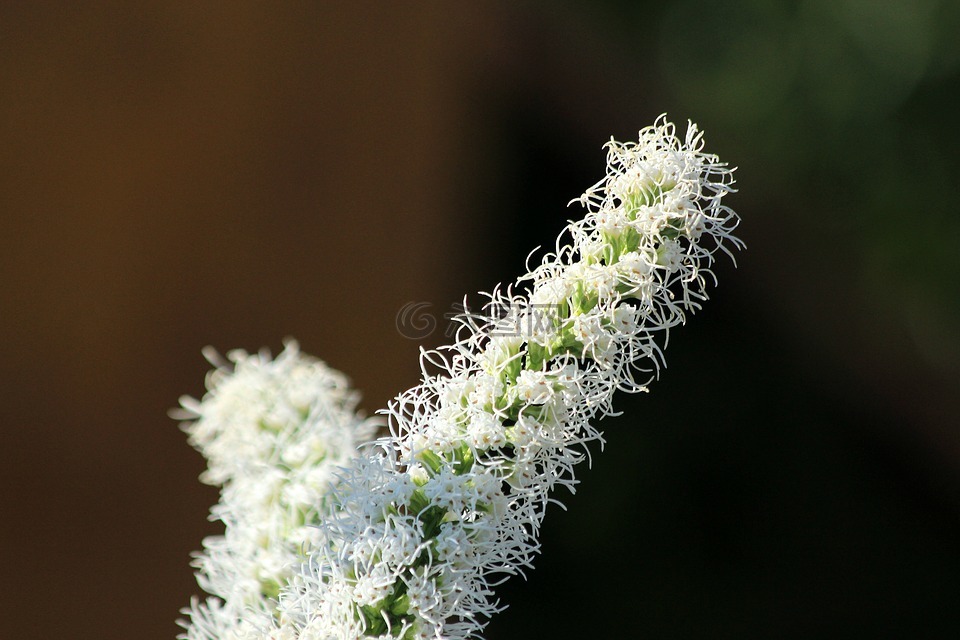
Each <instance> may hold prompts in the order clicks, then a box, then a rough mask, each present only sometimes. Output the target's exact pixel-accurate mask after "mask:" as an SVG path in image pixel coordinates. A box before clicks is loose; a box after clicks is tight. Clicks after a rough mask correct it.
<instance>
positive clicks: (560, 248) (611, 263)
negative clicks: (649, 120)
mask: <svg viewBox="0 0 960 640" xmlns="http://www.w3.org/2000/svg"><path fill="white" fill-rule="evenodd" d="M702 148H703V141H702V136H701V134H700V132H699V131H698V129H697V127H696V126H695V125H693V124H690V125H689V126H688V128H687V132H686V136H685V138H683V139H680V138H679V137H678V136H677V135H676V131H675V127H674V125H673V124H671V123H669V122H667V121H666V119H665V118H663V117H661V118H660V119H658V120H657V122H656V123H655V124H654V126H652V127H648V128H646V129H644V130H642V131H641V132H640V134H639V138H638V141H637V142H628V143H620V142H616V141H611V142H610V143H608V145H607V154H608V155H607V175H606V176H605V178H604V179H603V180H601V181H600V182H598V183H597V184H596V185H594V186H593V187H592V188H590V189H589V190H588V191H587V192H586V193H585V194H584V195H583V196H582V197H581V198H579V199H578V200H577V201H578V202H580V203H582V204H583V205H584V206H585V207H586V214H585V216H584V217H583V219H581V220H579V221H575V222H571V223H570V224H569V226H568V227H567V229H566V230H565V232H564V233H563V234H562V235H561V237H560V239H558V241H557V250H556V251H555V252H554V253H550V254H548V255H546V256H545V257H544V258H543V259H542V261H541V263H540V264H539V265H537V266H535V267H534V268H533V269H532V271H531V272H530V273H527V274H526V275H524V276H523V277H522V278H520V284H521V285H523V286H525V287H526V289H525V290H524V291H522V292H516V291H514V289H513V287H508V288H506V289H505V290H504V289H500V288H498V289H496V290H495V291H494V292H493V293H492V294H488V297H489V298H490V302H491V306H492V307H493V308H496V309H501V310H503V309H506V310H508V313H507V314H506V315H503V314H500V315H492V316H491V317H490V318H486V319H482V318H481V319H477V318H464V319H463V320H462V322H463V326H462V327H461V330H460V331H459V332H458V334H457V340H456V341H455V342H454V344H452V345H450V346H448V347H444V348H442V349H440V350H438V351H434V352H426V353H424V355H423V357H422V369H423V379H422V382H421V383H420V384H419V385H418V386H416V387H414V388H412V389H409V390H408V391H406V392H404V393H402V394H400V395H399V396H397V398H396V399H395V400H394V401H393V402H392V403H391V404H390V406H389V408H388V409H387V410H386V411H385V413H386V415H387V416H388V418H389V424H390V435H389V436H387V437H384V438H382V439H381V440H379V441H378V442H377V444H376V446H375V447H373V448H372V449H371V450H370V451H369V452H368V453H367V455H365V456H363V457H361V458H359V459H357V461H356V463H355V464H354V465H353V466H352V467H351V468H349V469H346V470H344V471H343V472H342V475H341V477H340V479H339V483H338V485H337V487H336V489H335V490H334V493H333V494H332V497H331V499H330V506H329V507H328V509H327V511H326V516H325V518H324V519H323V520H322V522H321V524H320V529H321V534H322V535H320V536H319V539H320V543H318V544H314V546H313V547H311V549H310V552H309V562H307V563H305V564H304V565H303V567H302V570H301V571H300V572H298V573H297V574H296V575H295V576H293V577H292V578H291V580H290V581H289V582H288V584H287V585H286V586H285V587H284V589H283V592H282V594H281V598H280V611H279V614H280V615H279V616H278V617H277V619H278V620H279V621H280V623H279V625H280V627H282V628H284V629H290V628H292V629H294V630H295V633H296V635H297V636H298V637H299V638H300V639H301V640H314V639H323V640H329V639H338V640H357V639H358V638H361V637H369V638H391V639H395V640H414V639H421V638H422V639H427V638H429V639H432V640H441V639H445V640H454V639H466V638H476V637H478V634H479V633H480V632H481V631H482V629H483V627H484V625H485V624H486V621H487V620H488V619H489V618H490V616H491V615H493V614H495V613H496V612H497V611H499V610H500V609H501V608H502V606H501V605H500V604H499V602H498V601H497V600H496V598H495V595H494V587H495V586H496V584H498V583H499V582H500V581H502V580H503V579H504V578H506V577H508V576H510V575H514V574H518V573H521V574H522V573H523V572H524V571H525V570H527V569H529V568H531V566H532V564H531V563H532V561H533V558H534V556H535V555H536V553H537V552H538V550H539V545H538V542H537V534H538V531H539V528H540V526H541V523H542V520H543V517H544V514H545V510H546V506H547V504H548V502H551V501H554V502H555V501H556V498H554V497H552V492H553V490H554V489H556V488H557V487H558V486H559V487H566V488H567V489H569V490H571V491H572V490H573V489H574V488H575V485H576V478H575V474H574V471H575V467H576V466H577V464H579V463H580V462H582V461H583V460H584V459H586V458H587V456H588V452H587V449H586V446H585V445H586V444H587V443H588V442H590V441H594V440H599V439H600V438H601V436H600V433H599V432H598V431H597V429H596V427H595V426H594V423H595V421H596V420H597V419H599V418H602V417H604V416H607V415H611V414H613V413H614V409H613V405H612V399H613V395H614V392H615V391H616V390H618V389H620V390H625V391H630V392H636V391H642V390H645V389H646V384H647V383H649V382H650V381H651V380H652V379H653V378H655V377H656V375H657V373H658V371H659V368H660V366H661V365H662V358H663V354H662V346H663V345H664V340H665V338H666V334H667V331H668V330H669V329H670V328H671V327H674V326H676V325H677V324H679V323H682V322H683V321H684V320H685V317H686V314H688V313H692V312H694V311H696V310H697V309H699V306H700V303H701V302H702V301H704V300H705V299H706V297H707V294H706V286H707V281H708V279H710V280H712V279H713V274H712V272H711V267H712V265H713V262H714V259H715V255H716V254H717V253H718V252H722V253H726V254H728V255H731V256H732V251H733V250H735V249H739V248H741V246H742V245H741V243H740V242H739V240H737V239H736V238H735V237H734V236H733V235H732V232H733V230H734V229H735V227H736V226H737V223H738V218H737V216H736V214H734V213H733V211H731V210H730V209H729V208H727V207H726V206H724V205H723V204H721V201H722V198H723V197H724V196H725V195H726V194H727V193H729V192H731V191H733V189H732V184H733V177H732V170H731V169H729V168H728V167H727V166H726V165H725V164H723V163H721V162H720V161H719V160H718V159H717V158H716V156H713V155H710V154H706V153H703V151H702ZM511 326H512V327H514V329H515V333H514V334H512V335H511V336H510V337H509V338H507V339H505V338H504V331H505V330H507V329H509V328H510V327H511ZM213 611H214V609H211V612H213ZM211 615H212V613H211Z"/></svg>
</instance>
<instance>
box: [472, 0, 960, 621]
mask: <svg viewBox="0 0 960 640" xmlns="http://www.w3.org/2000/svg"><path fill="white" fill-rule="evenodd" d="M534 6H535V7H536V8H535V9H533V11H534V12H537V11H539V12H540V15H541V16H546V15H547V14H551V15H552V13H553V12H555V11H557V10H558V7H562V11H563V12H565V14H564V15H565V18H564V20H565V22H564V23H563V24H566V25H577V27H576V28H578V29H581V30H583V31H585V32H590V33H591V34H593V39H592V40H591V39H590V38H589V37H583V38H582V40H580V41H581V42H596V41H601V40H602V41H604V42H608V43H610V44H609V48H608V49H607V50H605V52H603V53H600V54H597V55H596V57H595V59H594V61H593V62H590V61H588V62H584V63H583V67H582V68H580V69H577V72H578V73H580V74H584V73H586V74H597V75H603V74H604V73H606V74H607V75H608V76H609V78H608V81H607V83H606V85H604V87H605V89H607V90H610V91H616V90H617V89H621V88H623V87H624V82H625V80H627V81H629V79H630V78H632V77H634V76H640V75H641V74H644V75H643V76H642V78H638V80H637V82H638V83H642V84H643V86H642V90H641V92H642V94H643V97H644V99H646V103H644V104H642V105H640V106H639V107H638V106H637V105H635V104H626V105H624V106H623V109H622V110H621V111H622V112H621V113H620V114H619V115H620V116H622V118H621V120H617V121H616V122H613V123H609V122H604V123H602V124H600V125H598V124H596V123H595V122H594V120H595V119H596V118H597V117H598V116H597V115H596V114H593V113H583V114H581V117H582V119H583V123H584V124H583V127H582V128H583V129H584V130H590V131H591V132H592V131H593V130H595V129H597V128H609V127H613V131H614V132H616V133H617V134H618V135H621V131H623V130H629V129H624V128H623V127H625V126H627V124H625V123H629V127H633V130H634V131H635V130H636V129H637V128H639V127H641V126H643V125H645V124H648V122H647V121H646V120H642V121H639V122H637V121H636V119H637V117H638V116H639V115H640V114H639V113H638V111H641V112H643V117H648V116H649V115H650V114H651V113H652V115H653V116H655V115H656V114H657V113H659V112H661V111H668V112H669V115H670V117H671V118H672V119H674V120H675V121H678V120H679V121H682V120H683V119H685V118H687V117H689V118H690V119H691V120H694V121H695V122H697V123H699V124H700V125H701V128H703V129H704V130H705V131H706V138H707V150H708V151H711V152H714V153H717V154H718V155H720V156H721V158H722V159H724V160H727V161H730V162H732V163H734V164H737V165H739V170H738V187H739V188H740V193H738V194H735V195H733V196H732V197H731V198H730V201H729V202H730V204H731V206H733V207H734V208H735V209H736V210H737V211H738V212H740V214H741V215H742V216H743V219H744V222H743V226H742V228H741V236H742V237H743V238H744V239H745V240H746V241H747V244H748V247H749V248H748V250H747V251H746V252H745V253H744V254H743V255H742V256H741V257H740V262H741V266H740V269H739V271H736V272H735V271H734V270H733V269H732V268H729V266H728V265H721V266H720V268H719V271H720V278H719V279H720V286H719V288H718V289H717V291H716V294H715V296H714V299H712V300H711V301H710V302H709V303H707V305H705V309H704V312H703V314H701V315H698V316H697V317H696V318H694V319H693V320H692V321H691V322H690V326H689V327H683V328H681V329H679V330H678V331H677V332H676V337H674V334H671V344H670V347H669V349H668V350H667V353H666V360H667V362H668V363H669V369H668V370H666V371H664V372H663V375H662V376H661V379H660V380H657V381H656V382H655V383H654V384H653V385H652V386H651V393H650V394H649V395H641V396H634V397H629V398H620V399H618V402H617V408H618V409H620V410H623V412H624V415H623V416H622V417H619V418H616V419H611V420H610V421H609V422H606V421H605V422H604V423H602V425H601V427H602V428H603V429H604V431H605V433H606V435H607V439H608V446H607V447H606V450H605V451H604V452H603V453H602V455H596V456H594V465H593V468H592V469H590V470H586V469H582V470H580V473H581V475H580V479H581V480H582V485H581V489H580V490H579V491H578V493H577V495H576V496H573V497H569V496H558V497H559V498H560V499H562V500H563V502H564V503H565V504H566V505H567V506H568V507H569V511H566V512H561V511H560V510H559V509H556V510H553V511H551V513H550V515H549V516H548V517H547V520H546V523H545V526H544V528H543V536H542V541H543V545H544V552H543V556H542V557H541V558H540V559H539V560H538V563H537V570H536V571H534V572H532V573H531V574H530V575H529V581H528V582H524V581H521V580H513V581H510V582H509V583H508V584H507V585H505V587H504V588H503V589H502V590H501V591H498V594H499V595H501V596H502V597H503V600H504V602H505V603H508V604H509V605H510V607H511V608H510V609H509V610H508V611H507V612H506V613H504V614H502V615H501V616H498V617H497V618H495V619H494V621H493V622H492V623H491V625H490V628H489V634H488V637H489V638H490V640H494V639H496V638H504V639H505V638H521V637H551V638H568V637H569V638H582V637H588V636H592V635H598V636H603V637H607V636H614V637H623V638H634V637H652V638H716V637H722V638H727V637H729V638H807V637H817V638H819V637H846V636H851V635H852V636H853V637H916V638H928V637H929V638H939V637H951V636H952V635H954V634H955V633H956V629H957V628H958V625H960V609H958V608H957V607H956V606H955V605H954V603H955V602H956V600H957V597H958V596H960V517H958V516H960V483H958V480H957V476H956V469H957V468H958V461H957V460H956V459H955V456H953V457H951V456H952V455H953V454H951V453H947V452H944V454H943V457H942V458H940V459H935V458H936V456H934V455H933V454H932V453H931V450H932V449H934V448H935V447H936V445H935V444H934V445H932V444H931V443H936V442H938V440H937V438H941V440H939V441H940V442H948V441H950V439H951V438H956V431H957V429H956V425H957V418H956V412H955V411H954V410H953V409H954V408H955V407H956V401H955V400H951V399H950V394H951V393H952V394H953V397H956V396H957V395H958V392H960V387H958V377H960V206H958V202H957V198H956V196H955V195H954V193H953V191H954V188H955V187H956V186H957V184H958V182H960V181H958V179H957V177H956V176H957V168H956V167H957V149H960V126H958V125H957V122H956V119H957V117H958V114H960V99H958V96H960V38H958V37H957V34H960V3H958V2H948V1H945V0H944V1H938V0H919V1H917V2H906V1H904V2H892V1H887V0H878V1H870V0H834V1H829V0H806V1H790V2H771V1H762V0H749V1H746V2H735V3H734V2H704V1H697V0H680V1H677V2H670V3H653V2H631V1H627V0H602V1H600V2H591V3H574V2H564V3H561V4H557V3H538V4H536V5H534ZM526 19H527V21H528V22H530V23H536V19H535V18H530V17H527V18H526ZM584 58H587V55H586V52H584ZM597 60H599V61H600V63H602V64H606V65H614V66H618V68H614V66H610V67H608V68H607V70H606V71H604V70H603V69H602V68H601V67H600V64H595V63H596V61H597ZM594 64H595V66H591V65H594ZM651 70H652V71H651ZM601 84H602V83H601ZM564 89H567V87H564ZM568 90H569V89H568ZM559 93H560V94H562V93H563V92H562V91H561V92H559ZM625 95H627V93H626V90H625V92H624V94H623V95H621V96H619V97H620V98H622V97H623V96H625ZM630 95H631V96H633V95H635V94H630ZM516 96H517V97H516V98H514V102H513V103H507V106H505V107H503V112H502V113H501V114H500V122H499V124H498V125H497V126H499V132H494V134H493V135H491V136H490V138H491V140H492V142H491V144H493V145H498V146H499V147H500V154H501V157H499V158H498V162H497V166H498V167H500V168H504V167H506V169H507V170H505V171H504V172H503V175H504V177H503V178H502V180H503V182H502V183H500V184H499V187H497V188H493V187H490V189H491V191H492V192H497V193H499V197H498V198H497V199H496V202H497V204H498V206H501V205H502V206H504V207H507V209H508V210H509V209H510V206H511V203H512V210H511V212H510V214H509V215H505V216H504V217H505V218H509V219H512V220H516V222H515V225H516V226H515V228H514V229H512V230H511V229H508V230H506V232H504V230H503V229H501V233H500V236H499V237H498V240H500V239H501V238H505V239H504V240H500V243H499V244H500V246H503V245H504V244H505V243H508V244H509V245H511V246H513V247H515V255H514V256H513V258H512V260H498V262H499V263H504V264H510V263H511V262H512V264H513V266H516V265H518V264H519V263H520V262H521V260H522V259H523V257H524V255H525V251H526V249H527V248H529V247H531V246H535V245H537V244H549V243H545V241H544V237H543V234H544V229H551V230H555V229H556V230H558V229H559V226H561V225H562V221H563V220H562V216H561V217H558V216H557V210H558V206H562V203H561V202H560V200H563V199H564V198H565V199H569V198H571V197H574V196H575V195H577V192H576V191H575V190H576V189H582V188H583V187H585V186H587V185H588V184H591V183H592V182H593V181H595V180H596V177H597V176H596V171H597V163H596V161H597V159H598V157H599V156H600V154H599V153H598V152H596V151H591V149H592V148H593V147H591V145H595V144H596V142H595V140H586V141H583V142H582V146H580V145H581V140H580V139H579V138H576V137H574V136H572V135H571V134H570V131H569V130H570V120H569V116H564V117H566V118H567V120H564V119H563V117H560V116H556V115H555V114H554V113H553V112H552V111H551V110H550V109H549V108H545V107H548V106H550V105H546V104H544V101H543V99H538V98H530V97H527V95H526V94H525V93H524V92H523V91H517V92H516ZM588 122H589V123H590V124H586V123H588ZM618 127H619V128H618ZM608 130H609V129H608ZM572 146H576V147H577V148H576V149H574V150H571V147H572ZM577 158H579V160H577ZM571 189H574V191H571ZM498 190H499V191H498ZM544 194H546V195H544ZM555 195H556V196H558V198H557V199H556V200H555V201H551V202H546V200H547V199H549V198H553V197H554V196H555ZM564 201H565V200H564ZM569 215H576V214H575V213H571V214H569ZM514 275H515V273H513V272H505V271H495V273H494V276H495V277H494V278H493V279H494V280H501V281H509V280H511V279H512V278H513V277H514ZM932 401H939V402H941V403H940V404H938V405H936V406H934V407H933V408H931V406H932V405H931V402H932ZM924 409H926V410H927V413H923V410H924ZM920 434H925V435H920ZM931 434H932V435H931ZM937 434H939V435H937ZM925 438H926V439H925ZM946 448H948V447H944V449H946ZM595 453H599V452H595ZM945 461H946V462H945ZM951 465H953V466H952V467H951Z"/></svg>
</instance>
